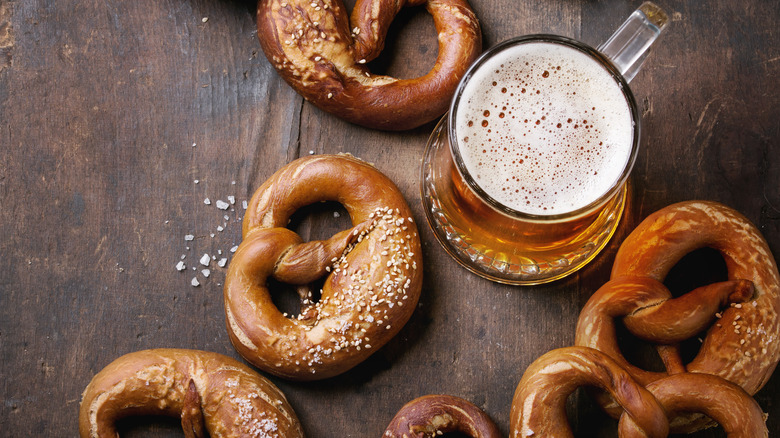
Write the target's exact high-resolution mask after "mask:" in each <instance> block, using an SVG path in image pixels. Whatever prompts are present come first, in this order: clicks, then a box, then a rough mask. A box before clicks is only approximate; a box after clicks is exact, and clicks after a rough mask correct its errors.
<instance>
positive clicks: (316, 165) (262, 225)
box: [224, 155, 422, 380]
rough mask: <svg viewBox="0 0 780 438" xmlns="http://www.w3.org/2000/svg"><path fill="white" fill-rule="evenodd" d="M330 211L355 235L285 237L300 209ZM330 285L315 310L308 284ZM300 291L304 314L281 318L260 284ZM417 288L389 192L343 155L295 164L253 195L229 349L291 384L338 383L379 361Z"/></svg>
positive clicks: (411, 239)
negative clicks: (343, 215)
mask: <svg viewBox="0 0 780 438" xmlns="http://www.w3.org/2000/svg"><path fill="white" fill-rule="evenodd" d="M320 201H336V202H339V203H341V204H342V205H343V206H344V207H345V208H346V210H347V212H349V215H350V217H351V219H352V224H353V225H354V226H353V227H352V228H351V229H349V230H345V231H342V232H340V233H338V234H336V235H335V236H333V237H331V238H330V239H328V240H327V241H324V242H323V241H312V242H303V241H302V239H301V237H300V236H298V235H297V234H296V233H294V232H293V231H291V230H289V229H287V228H285V226H286V225H287V222H288V220H289V219H290V216H291V215H292V214H293V213H294V212H295V211H296V210H298V209H299V208H301V207H303V206H306V205H309V204H312V203H315V202H320ZM323 276H327V278H326V279H325V282H324V284H323V286H322V291H321V298H320V300H319V301H318V302H316V303H315V302H313V300H312V299H311V290H310V289H309V288H308V287H306V285H307V284H309V283H311V282H313V281H314V280H317V279H319V278H321V277H323ZM271 277H273V278H275V279H276V280H278V281H281V282H284V283H288V284H293V285H298V286H299V294H300V297H301V311H300V313H299V315H298V316H297V317H288V316H287V315H286V314H283V313H282V312H281V311H280V310H279V309H278V308H277V307H276V306H275V305H274V304H273V302H272V300H271V292H270V291H269V289H268V285H267V280H268V279H269V278H271ZM421 286H422V257H421V246H420V237H419V235H418V233H417V228H416V225H415V223H414V221H413V219H412V214H411V211H410V209H409V206H408V205H407V204H406V201H405V200H404V198H403V196H402V195H401V193H400V192H399V191H398V189H397V188H396V186H395V185H394V184H393V183H392V182H391V181H390V180H389V179H388V178H387V177H386V176H384V175H383V174H382V173H380V172H379V171H378V170H377V169H376V168H374V167H373V166H371V165H370V164H368V163H366V162H364V161H361V160H358V159H356V158H354V157H352V156H349V155H319V156H311V157H306V158H301V159H298V160H295V161H293V162H292V163H290V164H288V165H287V166H285V167H283V168H282V169H280V170H279V171H277V172H276V173H275V174H274V175H273V176H271V178H269V179H268V181H266V182H265V183H264V184H263V185H262V186H261V187H260V188H259V189H258V190H257V192H255V194H254V196H253V197H252V199H251V201H250V202H249V206H248V210H247V213H246V216H245V217H244V224H243V241H242V242H241V244H240V245H239V247H238V250H237V251H236V253H235V255H234V257H233V260H232V261H231V262H230V266H229V268H228V273H227V278H226V281H225V287H224V297H225V314H226V320H227V328H228V332H229V335H230V339H231V341H232V342H233V345H234V346H235V348H236V349H237V350H238V352H239V353H240V354H241V355H242V356H243V357H244V358H246V359H247V360H248V361H250V362H251V363H253V364H254V365H255V366H257V367H259V368H261V369H263V370H265V371H267V372H269V373H272V374H275V375H277V376H280V377H284V378H289V379H295V380H314V379H324V378H326V377H331V376H334V375H336V374H340V373H342V372H344V371H346V370H348V369H350V368H352V367H353V366H355V365H356V364H358V363H360V362H361V361H363V360H364V359H366V358H367V357H368V356H370V355H371V354H373V353H374V352H375V351H377V350H378V349H379V348H380V347H382V346H383V345H384V344H385V343H387V341H389V340H390V339H391V338H392V337H393V336H395V334H396V333H398V332H399V331H400V329H401V327H402V326H403V325H404V324H405V323H406V322H407V320H408V319H409V318H410V317H411V315H412V313H413V311H414V309H415V307H416V305H417V301H418V299H419V296H420V289H421Z"/></svg>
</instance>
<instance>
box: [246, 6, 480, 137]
mask: <svg viewBox="0 0 780 438" xmlns="http://www.w3.org/2000/svg"><path fill="white" fill-rule="evenodd" d="M422 4H425V6H426V8H427V10H428V12H429V13H430V14H431V15H432V16H433V20H434V24H435V26H436V30H437V33H438V40H439V54H438V57H437V58H436V63H435V65H434V66H433V68H432V69H431V70H430V72H429V73H428V74H426V75H425V76H422V77H419V78H415V79H396V78H393V77H390V76H384V75H375V74H372V73H371V72H370V71H369V70H368V69H367V68H366V65H365V63H366V62H368V61H371V60H372V59H374V58H376V56H377V55H379V53H380V52H381V51H382V48H383V47H384V41H385V36H386V34H387V30H388V28H389V27H390V23H391V22H392V20H393V18H394V17H395V15H396V14H397V13H398V12H399V11H400V9H401V8H403V7H404V6H416V5H422ZM257 30H258V33H257V35H258V37H259V39H260V45H261V46H262V48H263V51H264V52H265V55H266V57H267V58H268V60H269V62H270V63H271V65H273V66H274V68H275V69H276V70H277V71H278V72H279V75H280V76H281V77H282V78H284V80H285V81H287V82H288V83H289V84H290V85H291V86H292V87H293V88H294V89H295V91H297V92H298V93H299V94H301V95H302V96H303V97H304V98H305V99H306V100H308V101H310V102H312V103H313V104H314V105H316V106H317V107H319V108H321V109H323V110H325V111H327V112H330V113H333V114H335V115H337V116H338V117H341V118H343V119H345V120H347V121H349V122H352V123H356V124H358V125H362V126H365V127H369V128H378V129H385V130H404V129H411V128H414V127H417V126H420V125H422V124H425V123H427V122H429V121H431V120H433V119H434V118H436V117H438V116H440V115H441V114H442V113H444V111H446V109H447V107H448V105H449V101H450V99H451V97H452V95H453V93H454V91H455V88H456V86H457V84H458V82H459V81H460V78H462V77H463V75H464V74H465V72H466V70H467V68H468V67H469V65H470V64H471V63H472V62H473V61H474V60H475V59H476V57H477V55H478V54H479V53H480V51H481V50H482V42H481V41H482V37H481V32H480V28H479V24H478V22H477V18H476V16H475V15H474V12H473V11H472V10H471V7H470V6H469V4H468V2H467V1H466V0H427V1H426V0H408V1H404V0H358V1H357V2H356V4H355V7H354V8H353V10H352V16H351V18H348V16H347V12H346V11H345V8H344V5H343V3H342V2H341V1H340V0H261V1H259V2H258V7H257Z"/></svg>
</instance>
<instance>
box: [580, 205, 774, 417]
mask: <svg viewBox="0 0 780 438" xmlns="http://www.w3.org/2000/svg"><path fill="white" fill-rule="evenodd" d="M701 247H711V248H714V249H717V250H718V251H720V253H721V254H722V256H723V258H724V260H725V262H726V265H727V267H728V277H729V281H726V282H723V283H718V284H713V285H708V286H704V287H702V288H699V289H697V290H694V291H691V292H689V293H687V294H685V295H683V296H681V297H679V298H675V299H672V297H671V294H670V293H669V291H668V290H667V289H666V287H664V285H663V284H662V283H661V281H663V279H664V277H665V276H666V274H667V273H668V272H669V270H670V269H671V268H672V267H673V266H674V265H675V264H676V263H677V262H678V261H679V260H680V259H681V258H682V257H683V256H684V255H686V254H688V253H689V252H691V251H693V250H695V249H698V248H701ZM778 309H780V278H779V276H778V271H777V265H776V262H775V260H774V258H773V256H772V254H771V252H770V250H769V248H768V246H767V243H766V241H765V240H764V239H763V237H762V236H761V234H760V233H759V231H758V230H757V229H756V228H755V227H754V226H753V225H752V224H751V223H750V222H749V221H748V220H747V219H746V218H745V217H744V216H742V215H740V214H739V213H737V212H736V211H734V210H732V209H730V208H728V207H725V206H723V205H721V204H717V203H713V202H685V203H679V204H675V205H672V206H669V207H666V208H664V209H662V210H660V211H658V212H656V213H654V214H652V215H651V216H649V217H648V218H647V219H645V220H644V221H643V222H642V223H641V224H640V225H639V226H638V227H637V228H636V229H635V230H634V231H633V232H632V233H631V235H629V236H628V238H627V239H626V240H625V241H624V242H623V244H622V245H621V247H620V250H619V251H618V253H617V256H616V259H615V264H614V266H613V269H612V279H611V280H610V281H609V282H608V283H607V284H605V285H604V286H603V287H602V288H601V289H599V291H597V292H596V293H595V294H594V295H593V296H592V297H591V298H590V300H589V301H588V303H587V304H586V305H585V307H584V308H583V310H582V313H581V314H580V318H579V321H578V324H577V335H576V344H577V345H581V346H587V347H592V348H596V349H598V350H601V351H603V352H605V353H606V354H608V355H610V356H611V357H612V358H614V359H615V360H616V361H617V362H618V363H619V364H620V365H621V366H622V367H624V368H625V369H627V370H628V371H629V372H630V373H631V375H632V376H633V377H634V378H635V379H636V380H637V381H639V382H640V383H641V384H642V385H648V384H650V383H651V382H653V381H655V380H657V379H660V378H662V377H665V376H666V375H668V374H677V373H682V372H686V371H688V372H695V373H705V374H712V375H716V376H719V377H722V378H724V379H726V380H728V381H731V382H733V383H735V384H737V385H739V386H741V387H742V388H744V389H745V391H747V392H748V393H749V394H755V393H756V392H757V391H758V390H759V389H760V388H761V387H762V386H763V385H764V384H765V383H766V381H767V380H768V379H769V377H770V375H771V374H772V372H773V371H774V369H775V366H776V365H777V362H778V359H780V343H778V342H777V340H778V336H779V335H780V325H779V321H780V320H779V319H778V314H777V312H778ZM615 318H622V321H623V322H624V324H625V326H626V327H627V328H628V329H629V331H631V332H632V333H634V334H635V335H637V336H639V337H640V338H643V339H646V340H648V341H651V342H653V343H655V344H659V347H658V348H659V352H660V355H661V358H662V359H663V361H664V364H665V365H666V368H667V372H665V373H654V372H648V371H644V370H642V369H640V368H638V367H635V366H633V365H631V364H629V363H628V362H627V361H626V360H625V359H624V358H623V356H622V355H621V353H620V350H619V348H618V346H617V340H616V338H615V327H614V319H615ZM708 327H709V329H708V331H707V335H706V337H705V338H704V340H703V344H702V346H701V348H700V350H699V353H698V355H697V356H696V358H695V359H694V360H693V361H692V362H691V363H689V364H687V365H686V364H684V363H683V362H682V359H681V358H680V354H679V350H678V348H677V346H676V343H678V342H680V341H682V340H684V339H687V338H690V337H693V336H696V335H697V334H698V333H701V332H702V331H704V330H706V329H707V328H708ZM607 408H608V410H611V411H612V414H613V415H619V410H617V409H610V408H609V406H607ZM707 423H708V421H707V420H706V419H702V417H701V416H700V415H693V416H690V417H689V418H687V419H685V418H677V419H675V421H674V422H673V424H674V427H673V430H674V431H680V432H682V431H685V432H690V431H694V430H697V429H699V428H701V427H704V426H706V425H707Z"/></svg>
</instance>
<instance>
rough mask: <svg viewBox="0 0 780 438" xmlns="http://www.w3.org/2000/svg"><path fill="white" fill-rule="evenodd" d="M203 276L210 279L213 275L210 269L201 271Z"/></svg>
mask: <svg viewBox="0 0 780 438" xmlns="http://www.w3.org/2000/svg"><path fill="white" fill-rule="evenodd" d="M200 273H201V274H203V276H204V277H206V278H208V276H209V275H211V271H210V270H208V269H204V270H202V271H200Z"/></svg>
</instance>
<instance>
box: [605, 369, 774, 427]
mask: <svg viewBox="0 0 780 438" xmlns="http://www.w3.org/2000/svg"><path fill="white" fill-rule="evenodd" d="M647 390H648V391H650V393H651V394H653V397H655V399H656V400H658V402H659V403H660V404H661V406H663V408H664V410H665V411H666V412H667V415H668V416H669V417H670V418H675V417H677V416H678V414H679V413H684V412H701V413H703V414H705V415H706V416H707V417H709V418H712V419H713V420H715V421H716V422H717V423H718V424H720V425H721V427H722V428H723V431H724V432H726V436H727V437H728V438H760V437H764V438H766V437H768V436H769V431H768V430H767V428H766V423H765V420H764V412H763V411H762V410H761V406H759V405H758V403H756V401H755V400H754V399H753V397H751V396H750V395H749V394H748V393H746V392H745V390H743V389H742V388H741V387H739V386H737V385H735V384H733V383H731V382H729V381H727V380H723V379H721V378H720V377H717V376H713V375H712V374H697V373H683V374H675V375H672V376H668V377H664V378H662V379H659V380H656V381H654V382H652V383H650V384H649V385H647ZM618 434H619V435H620V437H621V438H644V437H645V435H644V434H643V433H642V430H641V429H640V428H638V427H637V426H636V424H635V423H634V420H633V418H631V417H630V416H628V415H625V414H624V415H622V416H621V417H620V423H619V424H618Z"/></svg>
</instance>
